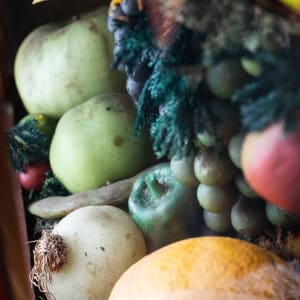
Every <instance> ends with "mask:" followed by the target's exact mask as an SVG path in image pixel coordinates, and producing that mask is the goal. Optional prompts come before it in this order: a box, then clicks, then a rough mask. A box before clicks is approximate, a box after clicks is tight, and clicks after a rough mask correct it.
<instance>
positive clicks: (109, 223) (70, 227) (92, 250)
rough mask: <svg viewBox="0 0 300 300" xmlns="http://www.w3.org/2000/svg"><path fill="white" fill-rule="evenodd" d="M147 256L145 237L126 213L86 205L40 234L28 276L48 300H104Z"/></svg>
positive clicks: (109, 208) (112, 208)
mask: <svg viewBox="0 0 300 300" xmlns="http://www.w3.org/2000/svg"><path fill="white" fill-rule="evenodd" d="M145 254H146V248H145V242H144V238H143V236H142V234H141V232H140V230H139V229H138V227H137V226H136V225H135V223H134V222H133V220H132V219H131V218H130V217H129V215H128V214H127V213H126V212H125V211H123V210H121V209H119V208H116V207H113V206H107V205H105V206H88V207H84V208H80V209H77V210H75V211H74V212H72V213H70V214H68V215H67V216H66V217H64V218H63V219H62V220H61V221H60V222H59V223H58V224H57V225H56V226H55V227H54V229H53V230H52V231H44V232H43V234H42V237H41V238H40V239H39V240H38V241H37V243H36V246H35V249H34V266H33V269H32V271H31V274H30V276H31V280H32V282H33V283H34V284H35V285H37V286H38V287H39V289H40V290H41V291H42V292H44V293H45V295H46V297H47V299H56V300H67V299H70V300H71V299H72V300H83V299H86V300H87V299H89V300H105V299H107V298H108V297H109V294H110V292H111V289H112V287H113V285H114V284H115V282H116V281H117V280H118V278H119V277H120V276H121V274H122V273H123V272H124V271H125V270H127V269H128V268H129V267H130V266H131V265H132V264H133V263H135V262H136V261H137V260H139V259H140V258H142V257H143V256H144V255H145Z"/></svg>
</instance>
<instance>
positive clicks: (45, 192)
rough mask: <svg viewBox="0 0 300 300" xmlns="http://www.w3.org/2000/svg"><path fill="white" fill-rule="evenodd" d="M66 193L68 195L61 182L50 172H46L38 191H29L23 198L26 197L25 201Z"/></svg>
mask: <svg viewBox="0 0 300 300" xmlns="http://www.w3.org/2000/svg"><path fill="white" fill-rule="evenodd" d="M68 195H70V192H68V191H67V190H66V188H65V187H64V186H63V185H62V184H61V182H60V181H59V180H58V179H57V178H56V177H55V176H54V175H53V174H52V172H48V173H47V174H46V179H45V181H44V184H43V187H42V189H41V191H40V192H38V193H35V192H34V193H29V194H28V195H27V197H26V196H25V198H27V201H29V202H32V201H36V200H40V199H43V198H46V197H51V196H68Z"/></svg>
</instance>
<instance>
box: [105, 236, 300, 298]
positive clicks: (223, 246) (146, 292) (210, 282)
mask: <svg viewBox="0 0 300 300" xmlns="http://www.w3.org/2000/svg"><path fill="white" fill-rule="evenodd" d="M299 283H300V278H299V275H298V274H296V272H295V271H293V270H292V269H290V267H289V266H288V265H286V263H285V262H284V261H283V260H281V259H280V258H279V257H278V256H277V255H276V254H274V253H272V252H269V251H267V250H265V249H263V248H261V247H259V246H256V245H254V244H250V243H248V242H245V241H241V240H238V239H233V238H228V237H200V238H191V239H186V240H182V241H179V242H176V243H173V244H171V245H169V246H166V247H163V248H161V249H159V250H158V251H156V252H153V253H152V254H150V255H147V256H145V257H144V258H142V259H141V260H140V261H138V262H137V263H135V264H134V265H132V266H131V267H130V268H129V269H128V270H127V271H126V272H125V273H124V274H123V275H122V276H121V277H120V279H119V280H118V281H117V283H116V285H115V286H114V288H113V290H112V293H111V295H110V298H109V300H129V299H130V300H150V299H151V300H158V299H159V300H168V299H172V300H173V299H175V300H200V299H201V300H203V299H209V300H220V299H226V300H240V299H248V300H250V299H252V300H253V299H273V300H275V299H276V300H278V299H290V300H292V299H294V300H295V299H299V293H300V291H299Z"/></svg>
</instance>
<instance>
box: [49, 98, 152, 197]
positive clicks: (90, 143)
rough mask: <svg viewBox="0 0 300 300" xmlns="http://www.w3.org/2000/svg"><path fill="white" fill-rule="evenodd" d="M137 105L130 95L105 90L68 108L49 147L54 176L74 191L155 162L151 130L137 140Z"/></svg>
mask: <svg viewBox="0 0 300 300" xmlns="http://www.w3.org/2000/svg"><path fill="white" fill-rule="evenodd" d="M135 117H136V108H135V105H134V103H133V100H132V99H131V98H130V97H129V96H127V95H125V94H106V95H100V96H96V97H92V98H91V99H90V100H88V101H86V102H84V103H82V104H80V105H77V106H75V107H73V108H71V109H70V110H69V111H67V112H66V113H65V114H64V115H63V116H62V117H61V118H60V120H59V122H58V124H57V127H56V130H55V133H54V136H53V138H52V142H51V146H50V165H51V168H52V170H53V172H54V174H55V176H56V177H57V178H58V179H59V180H60V181H61V182H62V184H63V185H64V186H65V187H66V188H67V189H68V190H69V191H70V192H71V193H75V192H81V191H86V190H89V189H93V188H97V187H101V186H103V185H105V184H107V183H108V182H114V181H116V180H120V179H123V178H127V177H130V176H133V175H135V174H136V173H138V172H139V171H141V170H143V169H144V168H146V167H148V166H149V165H151V164H152V163H154V161H155V159H154V155H153V152H152V145H151V142H150V138H149V135H148V132H147V131H146V130H145V131H143V132H142V133H141V134H140V135H139V136H138V137H137V138H133V130H134V125H135Z"/></svg>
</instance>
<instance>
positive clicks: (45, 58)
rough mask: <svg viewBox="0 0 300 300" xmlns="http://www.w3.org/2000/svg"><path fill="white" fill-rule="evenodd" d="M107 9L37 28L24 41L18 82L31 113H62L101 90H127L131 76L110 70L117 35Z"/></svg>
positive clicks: (17, 69)
mask: <svg viewBox="0 0 300 300" xmlns="http://www.w3.org/2000/svg"><path fill="white" fill-rule="evenodd" d="M106 21H107V7H101V8H100V9H97V10H96V11H93V12H89V13H86V14H84V15H82V16H78V17H77V18H74V19H72V20H69V21H66V22H62V23H56V24H47V25H43V26H41V27H39V28H37V29H35V30H34V31H33V32H32V33H30V34H29V35H28V36H27V37H26V38H25V40H24V41H23V42H22V44H21V45H20V47H19V49H18V52H17V55H16V59H15V66H14V75H15V81H16V86H17V89H18V92H19V95H20V98H21V99H22V101H23V104H24V106H25V108H26V110H27V111H28V112H29V113H43V114H45V115H48V116H52V117H60V116H62V114H63V113H64V112H66V111H67V110H68V109H70V108H71V107H73V106H75V105H77V104H79V103H82V102H83V101H86V100H87V99H89V98H91V97H93V96H96V95H98V94H101V93H108V92H123V91H125V78H124V76H123V74H121V73H120V72H119V71H116V70H113V69H111V68H110V63H111V62H112V60H113V54H112V53H113V36H112V34H111V33H110V32H109V31H108V30H107V26H106Z"/></svg>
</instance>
